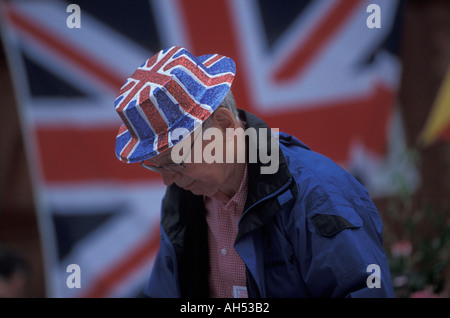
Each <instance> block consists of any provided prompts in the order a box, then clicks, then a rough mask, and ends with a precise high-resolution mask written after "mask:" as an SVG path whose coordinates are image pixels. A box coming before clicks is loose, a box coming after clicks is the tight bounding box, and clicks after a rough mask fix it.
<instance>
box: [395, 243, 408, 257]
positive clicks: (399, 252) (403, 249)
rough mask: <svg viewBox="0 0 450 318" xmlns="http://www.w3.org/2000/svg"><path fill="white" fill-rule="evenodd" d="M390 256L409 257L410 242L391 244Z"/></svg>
mask: <svg viewBox="0 0 450 318" xmlns="http://www.w3.org/2000/svg"><path fill="white" fill-rule="evenodd" d="M391 252H392V255H393V256H395V257H407V256H409V255H411V252H412V245H411V242H410V241H406V240H400V241H397V242H395V243H394V244H392V246H391Z"/></svg>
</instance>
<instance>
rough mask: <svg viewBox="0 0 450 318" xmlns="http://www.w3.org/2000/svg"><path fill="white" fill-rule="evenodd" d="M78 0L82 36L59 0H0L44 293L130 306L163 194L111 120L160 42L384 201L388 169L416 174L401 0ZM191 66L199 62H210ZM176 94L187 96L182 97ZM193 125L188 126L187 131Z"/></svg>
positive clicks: (151, 93)
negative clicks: (373, 19)
mask: <svg viewBox="0 0 450 318" xmlns="http://www.w3.org/2000/svg"><path fill="white" fill-rule="evenodd" d="M73 2H74V3H77V4H78V5H79V7H80V9H81V13H80V14H81V28H79V29H77V28H73V29H70V28H68V27H67V25H66V21H67V18H68V13H67V11H66V9H67V5H68V3H67V2H65V1H62V0H46V1H39V0H36V1H26V0H16V1H8V2H6V1H3V2H1V5H0V9H1V11H0V15H1V18H0V30H1V35H2V41H3V42H4V47H5V50H6V53H7V56H8V62H9V65H10V69H11V70H12V75H13V79H14V86H15V88H16V92H17V94H16V96H17V99H18V104H19V106H20V109H19V110H20V114H21V119H22V120H21V123H22V129H23V135H24V137H25V139H26V145H27V154H28V157H29V158H30V162H32V163H33V169H31V170H32V171H33V184H34V191H35V193H36V196H35V197H36V205H37V210H38V215H39V220H40V222H39V224H40V231H41V233H42V245H43V250H44V255H43V256H44V260H45V277H46V282H47V295H48V296H50V297H130V296H135V295H137V294H138V293H139V291H140V290H141V288H142V287H143V286H144V284H145V283H146V281H147V279H148V277H149V274H150V271H151V266H152V262H153V259H154V257H155V255H156V251H157V250H158V244H159V230H158V229H159V216H160V211H159V207H160V202H161V199H162V196H163V194H164V185H163V184H162V182H161V181H160V179H159V177H158V176H157V175H156V174H152V173H148V172H147V171H145V172H144V173H143V172H142V171H141V168H139V165H124V164H122V163H121V162H120V161H119V160H117V158H116V156H115V155H114V151H113V150H112V148H113V145H114V141H115V140H116V136H117V127H119V126H120V125H121V124H122V122H121V120H120V118H119V116H117V114H116V112H115V111H114V109H113V108H112V105H113V104H114V100H115V98H116V97H117V93H118V92H120V88H121V86H122V85H123V83H124V82H125V80H126V79H127V78H128V77H129V75H130V74H132V73H133V72H134V71H135V70H136V66H137V65H141V64H142V62H143V61H146V59H147V58H148V57H149V56H153V55H154V54H155V53H157V52H159V51H160V50H161V49H162V48H166V47H171V46H173V45H177V46H181V47H184V48H187V49H188V50H189V52H191V53H192V54H193V55H194V56H203V55H204V54H210V53H219V54H223V55H224V56H228V57H230V58H232V59H233V60H234V61H235V62H236V65H237V72H236V76H235V78H234V80H233V86H232V90H233V94H234V95H235V98H236V101H237V105H238V107H239V108H244V109H247V110H249V111H250V112H252V113H254V114H256V115H258V116H259V117H262V118H263V119H264V120H265V121H266V122H267V123H268V124H269V126H271V127H273V128H279V129H280V130H281V131H286V132H288V133H291V134H293V135H295V136H297V137H298V138H299V139H301V140H302V141H304V142H305V143H307V144H308V145H309V146H311V147H312V148H313V149H314V150H316V151H318V152H321V153H324V154H325V155H327V156H329V157H331V158H332V159H334V160H335V161H337V162H338V163H340V164H342V165H343V166H344V167H345V168H347V169H348V170H350V171H351V172H353V173H355V174H357V175H358V176H359V177H360V179H361V180H362V181H363V182H364V183H365V185H366V186H367V187H368V188H369V191H370V192H371V193H372V194H374V195H383V194H387V193H389V191H393V189H392V180H391V176H392V175H394V174H395V175H404V174H406V175H409V173H410V172H411V171H410V169H409V167H408V165H407V164H404V162H400V164H399V160H398V157H397V154H398V153H399V152H401V148H402V145H403V137H402V134H401V131H402V129H401V125H399V123H401V120H399V116H398V113H397V112H396V111H395V103H396V92H397V87H398V83H399V78H400V71H401V63H400V60H399V57H398V55H397V48H396V46H397V44H398V43H399V30H398V22H399V16H400V13H401V12H402V10H401V9H402V6H401V1H400V0H333V1H330V0H298V1H273V0H246V1H240V0H215V1H207V0H164V1H160V0H135V1H125V0H114V1H108V2H107V3H106V2H105V1H94V0H77V1H73ZM369 4H377V5H379V7H380V8H381V28H379V29H369V28H368V27H367V25H366V19H367V17H368V13H367V12H366V8H367V7H368V5H369ZM125 16H126V17H132V18H127V19H125V18H124V17H125ZM183 58H187V57H185V56H184V57H183ZM202 61H203V63H204V64H206V67H207V68H208V67H210V66H212V64H213V63H214V62H215V60H214V57H210V60H208V61H206V59H205V60H202ZM208 64H210V65H208ZM186 65H187V64H186ZM166 67H167V68H169V66H166ZM186 68H187V69H190V68H189V66H186ZM196 76H197V77H198V78H199V79H200V82H203V83H205V82H206V81H204V80H203V79H202V76H203V75H201V74H196ZM210 78H212V79H214V78H215V76H210ZM224 82H227V80H225V81H224ZM228 84H229V83H228ZM129 85H131V84H129V83H128V84H125V88H128V89H130V87H129ZM171 85H175V84H171ZM208 85H209V86H214V85H213V84H208ZM125 88H124V89H123V90H125ZM131 90H133V89H131ZM181 91H184V92H186V93H185V94H187V95H188V94H191V95H190V96H189V98H190V99H191V98H192V97H191V96H193V94H192V93H190V90H189V89H188V88H186V89H184V88H183V90H180V92H181ZM141 92H143V94H145V99H149V100H150V101H152V103H153V106H154V107H155V108H152V109H150V108H149V109H148V112H156V109H158V105H157V103H154V101H155V100H156V99H157V98H156V97H155V94H156V95H157V96H159V95H158V93H157V92H156V88H145V87H144V88H142V89H141ZM123 93H124V91H122V92H121V93H120V94H123ZM159 94H160V93H159ZM147 96H148V97H147ZM161 96H163V95H161ZM123 98H125V97H123ZM124 101H125V100H119V101H118V106H120V108H122V104H121V102H124ZM196 102H198V103H199V104H200V105H203V106H204V105H206V104H208V102H205V101H202V100H196ZM123 104H124V105H125V104H126V103H123ZM138 104H142V102H141V101H139V102H136V105H138ZM153 106H152V107H153ZM2 107H4V105H2ZM177 107H178V106H177ZM144 108H146V106H145V107H144ZM124 109H125V108H124ZM205 109H206V110H208V109H207V107H205ZM130 110H131V108H130ZM177 110H178V111H180V112H184V111H185V110H184V109H181V108H180V109H178V108H177ZM125 112H126V109H125ZM146 112H147V110H146ZM143 113H144V115H143V116H141V117H142V118H144V117H145V118H147V117H151V118H154V117H153V116H150V115H149V113H148V116H147V115H145V112H144V111H143ZM158 113H159V114H160V115H161V117H158V116H156V118H157V119H158V122H160V123H161V124H162V125H161V126H158V125H157V123H156V122H154V123H152V127H153V129H155V131H156V130H158V131H159V130H166V129H167V126H168V124H167V123H168V122H170V116H169V115H168V114H167V115H166V114H164V115H163V113H161V112H159V110H158ZM139 114H141V113H139ZM205 114H206V113H205ZM206 115H207V114H206ZM164 116H165V117H166V118H165V119H164V123H162V121H161V120H160V118H163V117H164ZM125 117H126V116H125ZM201 117H202V115H198V116H192V117H190V118H191V119H192V122H191V124H190V125H194V124H193V122H195V120H196V119H195V120H194V118H201ZM166 119H167V121H166ZM125 127H127V126H124V127H123V128H121V129H122V130H121V132H122V133H123V132H125ZM127 130H128V132H129V133H130V135H129V136H127V137H125V136H121V137H119V138H124V141H120V143H122V142H123V143H124V144H123V146H124V147H125V140H126V141H128V140H129V139H131V137H132V136H131V133H134V134H135V135H136V136H138V135H139V133H140V131H138V130H137V129H136V131H135V130H133V129H132V130H131V131H130V130H129V129H127ZM127 138H128V140H127ZM168 145H170V144H169V139H168V140H167V146H168ZM156 146H158V147H160V148H164V147H167V146H166V144H165V141H164V142H161V143H160V144H158V145H156ZM125 148H126V147H125ZM128 148H129V149H132V148H133V147H132V144H130V146H129V147H128ZM129 149H127V152H128V151H129ZM130 153H132V151H130ZM126 155H127V156H128V154H126ZM413 175H414V174H413ZM407 180H408V182H409V183H414V182H415V181H416V180H414V177H412V179H407ZM69 264H78V265H79V266H80V269H81V280H82V281H81V288H72V289H71V288H68V286H67V285H66V279H67V276H68V273H67V272H66V269H67V267H68V265H69Z"/></svg>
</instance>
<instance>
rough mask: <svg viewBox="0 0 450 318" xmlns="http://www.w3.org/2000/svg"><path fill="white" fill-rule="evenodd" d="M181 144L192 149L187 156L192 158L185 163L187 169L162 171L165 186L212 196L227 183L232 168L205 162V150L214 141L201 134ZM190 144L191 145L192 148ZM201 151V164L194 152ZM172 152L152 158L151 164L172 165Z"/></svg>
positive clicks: (192, 136) (228, 165)
mask: <svg viewBox="0 0 450 318" xmlns="http://www.w3.org/2000/svg"><path fill="white" fill-rule="evenodd" d="M222 138H223V137H222ZM181 142H183V143H186V146H187V149H190V151H189V153H188V154H187V156H190V158H189V159H190V160H187V161H188V162H186V163H184V166H185V167H186V168H185V169H176V170H167V169H161V171H160V174H161V177H162V180H163V182H164V184H165V185H166V186H170V185H171V184H173V183H175V184H176V185H177V186H179V187H181V188H183V189H185V190H189V191H191V192H192V193H194V194H196V195H205V196H212V195H213V194H214V193H216V192H217V191H218V190H219V188H220V187H221V185H223V184H224V183H225V182H226V181H227V176H228V172H229V170H230V169H231V168H232V167H231V166H230V164H227V163H217V162H212V163H206V162H205V161H204V160H203V159H204V158H203V150H204V148H205V146H206V145H207V144H208V143H210V142H212V141H210V140H203V138H202V135H201V134H199V136H195V137H194V135H191V138H186V140H183V141H181ZM189 144H191V147H190V148H189V146H188V145H189ZM199 151H201V153H202V160H201V162H198V160H195V161H196V162H194V152H196V153H198V152H199ZM171 152H172V149H169V150H167V151H166V152H164V153H162V154H160V155H158V156H156V157H154V158H152V159H151V162H152V163H153V164H155V165H157V166H163V165H166V164H172V163H173V161H172V159H171Z"/></svg>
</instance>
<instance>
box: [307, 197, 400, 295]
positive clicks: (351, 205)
mask: <svg viewBox="0 0 450 318" xmlns="http://www.w3.org/2000/svg"><path fill="white" fill-rule="evenodd" d="M309 203H310V204H309V205H308V206H306V207H305V209H307V212H306V213H305V214H304V216H305V218H304V220H303V221H304V228H303V229H304V231H303V237H302V240H303V242H307V244H306V247H303V248H301V249H300V250H299V251H298V253H299V254H300V255H299V259H300V263H301V264H302V272H303V277H304V279H305V282H306V284H307V286H308V289H309V291H310V293H311V296H313V297H364V298H384V297H393V296H394V293H393V288H392V283H391V276H390V271H389V267H388V264H387V261H386V257H385V254H384V251H383V247H382V239H381V231H382V223H381V220H380V217H379V215H378V212H377V210H376V208H375V207H374V206H373V203H372V202H371V201H370V199H367V198H364V196H347V195H343V194H342V193H326V194H323V195H322V196H319V197H314V200H311V201H309ZM299 223H302V222H299ZM299 223H298V224H299ZM299 245H300V246H301V244H299Z"/></svg>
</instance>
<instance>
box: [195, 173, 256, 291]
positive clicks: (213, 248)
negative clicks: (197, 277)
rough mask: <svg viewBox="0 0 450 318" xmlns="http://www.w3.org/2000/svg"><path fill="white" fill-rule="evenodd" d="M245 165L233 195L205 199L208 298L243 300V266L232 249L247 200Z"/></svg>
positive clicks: (222, 194) (217, 194)
mask: <svg viewBox="0 0 450 318" xmlns="http://www.w3.org/2000/svg"><path fill="white" fill-rule="evenodd" d="M247 182H248V176H247V166H246V167H245V171H244V177H243V178H242V182H241V185H240V187H239V190H238V191H237V192H236V194H235V195H234V196H233V197H232V198H231V199H230V198H229V197H228V196H227V195H226V194H224V193H223V192H220V191H219V192H218V193H216V194H215V195H214V196H213V197H211V198H209V197H205V199H204V202H205V207H206V211H207V213H206V221H207V222H208V243H209V260H210V267H211V271H210V274H209V288H210V297H212V298H246V297H248V294H247V288H246V276H245V265H244V262H243V261H242V259H241V258H240V256H239V254H238V253H237V252H236V250H235V249H234V247H233V245H234V241H235V239H236V235H237V232H238V222H239V218H240V217H241V215H242V212H244V205H245V200H246V199H247Z"/></svg>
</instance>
